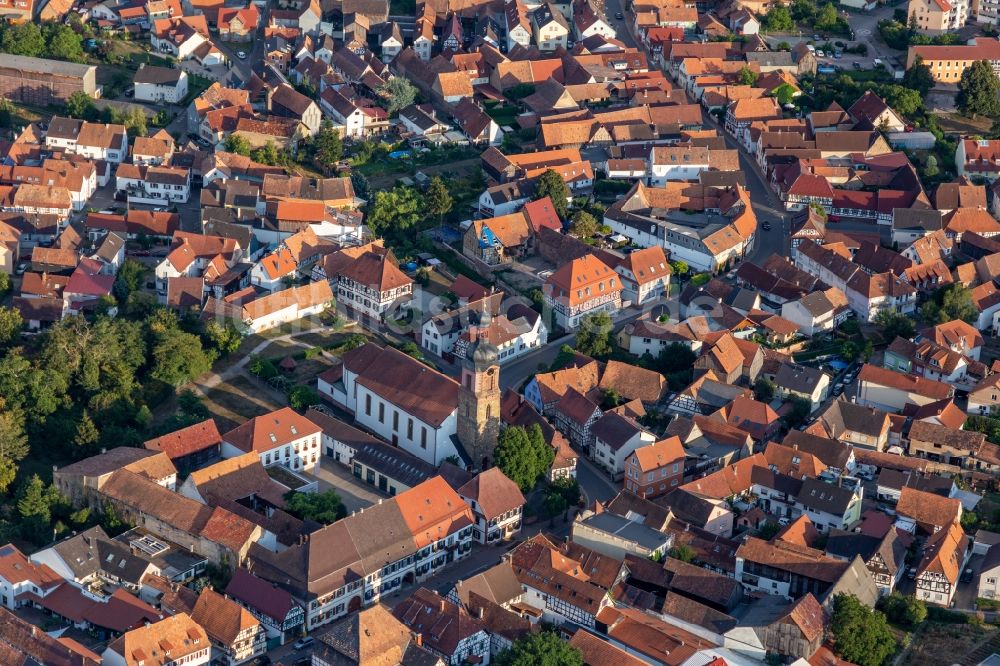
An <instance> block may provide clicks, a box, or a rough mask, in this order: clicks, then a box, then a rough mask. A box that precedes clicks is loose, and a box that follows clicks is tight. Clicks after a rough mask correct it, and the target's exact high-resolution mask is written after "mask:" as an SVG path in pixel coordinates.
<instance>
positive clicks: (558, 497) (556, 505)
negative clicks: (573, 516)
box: [542, 489, 569, 519]
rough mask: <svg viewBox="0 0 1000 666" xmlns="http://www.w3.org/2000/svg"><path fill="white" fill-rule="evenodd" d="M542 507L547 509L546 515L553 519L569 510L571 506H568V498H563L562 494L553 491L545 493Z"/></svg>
mask: <svg viewBox="0 0 1000 666" xmlns="http://www.w3.org/2000/svg"><path fill="white" fill-rule="evenodd" d="M542 505H543V506H544V507H545V513H546V515H548V517H549V518H553V519H554V518H555V517H556V516H558V515H559V514H560V513H562V512H563V511H565V510H566V509H568V508H569V504H567V502H566V498H565V497H563V496H562V493H559V492H555V491H553V490H551V489H550V490H548V491H547V492H546V493H545V498H544V499H543V500H542Z"/></svg>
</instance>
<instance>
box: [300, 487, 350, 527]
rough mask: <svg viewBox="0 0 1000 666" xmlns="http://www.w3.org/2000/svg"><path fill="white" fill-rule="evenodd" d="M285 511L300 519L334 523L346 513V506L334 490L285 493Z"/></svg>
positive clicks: (326, 523)
mask: <svg viewBox="0 0 1000 666" xmlns="http://www.w3.org/2000/svg"><path fill="white" fill-rule="evenodd" d="M285 511H287V512H288V513H290V514H292V515H293V516H295V517H296V518H299V519H301V520H313V521H315V522H317V523H322V524H323V525H329V524H330V523H334V522H336V521H338V520H340V519H341V518H343V517H345V516H346V515H347V507H345V506H344V502H343V500H341V499H340V495H338V494H337V491H335V490H327V491H324V492H321V493H300V492H297V491H295V490H291V491H289V492H287V493H285Z"/></svg>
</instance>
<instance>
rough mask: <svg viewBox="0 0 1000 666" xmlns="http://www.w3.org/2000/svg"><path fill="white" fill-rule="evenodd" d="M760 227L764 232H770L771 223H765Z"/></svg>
mask: <svg viewBox="0 0 1000 666" xmlns="http://www.w3.org/2000/svg"><path fill="white" fill-rule="evenodd" d="M760 226H761V228H762V229H763V230H764V231H770V230H771V223H770V222H767V221H765V222H763V223H762V224H761V225H760Z"/></svg>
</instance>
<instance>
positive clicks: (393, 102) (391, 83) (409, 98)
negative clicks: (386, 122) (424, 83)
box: [378, 76, 417, 116]
mask: <svg viewBox="0 0 1000 666" xmlns="http://www.w3.org/2000/svg"><path fill="white" fill-rule="evenodd" d="M378 93H379V94H380V95H382V97H384V98H385V99H386V111H388V112H389V115H390V116H394V115H396V114H397V113H399V112H400V110H402V109H405V108H406V107H408V106H410V105H411V104H413V102H415V101H416V99H417V89H416V87H415V86H414V85H413V84H412V83H410V81H409V80H408V79H406V78H403V77H402V76H393V77H391V78H390V79H389V80H388V81H386V82H385V83H384V84H382V85H381V86H380V87H379V89H378Z"/></svg>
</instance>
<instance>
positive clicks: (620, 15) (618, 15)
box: [615, 12, 625, 21]
mask: <svg viewBox="0 0 1000 666" xmlns="http://www.w3.org/2000/svg"><path fill="white" fill-rule="evenodd" d="M615 18H616V19H618V20H619V21H622V20H624V19H625V15H624V14H622V13H621V12H617V13H615Z"/></svg>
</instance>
